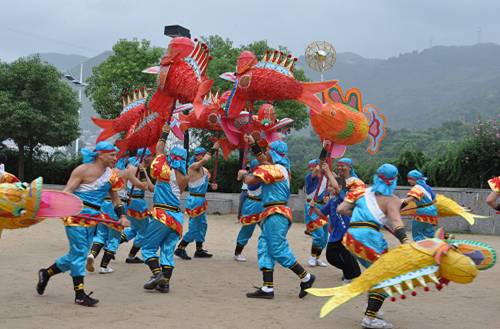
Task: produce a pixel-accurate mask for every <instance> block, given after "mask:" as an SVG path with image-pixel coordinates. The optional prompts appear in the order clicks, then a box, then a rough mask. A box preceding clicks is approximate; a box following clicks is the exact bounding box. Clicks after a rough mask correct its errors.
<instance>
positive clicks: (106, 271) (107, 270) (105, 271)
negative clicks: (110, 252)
mask: <svg viewBox="0 0 500 329" xmlns="http://www.w3.org/2000/svg"><path fill="white" fill-rule="evenodd" d="M114 271H115V270H113V269H112V268H111V267H109V266H108V267H101V269H100V270H99V273H100V274H109V273H113V272H114Z"/></svg>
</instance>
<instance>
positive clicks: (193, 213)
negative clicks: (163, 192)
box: [186, 200, 208, 218]
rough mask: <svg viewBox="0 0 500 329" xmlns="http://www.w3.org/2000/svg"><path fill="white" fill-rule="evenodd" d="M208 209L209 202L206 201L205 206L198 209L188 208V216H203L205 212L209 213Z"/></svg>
mask: <svg viewBox="0 0 500 329" xmlns="http://www.w3.org/2000/svg"><path fill="white" fill-rule="evenodd" d="M207 209H208V202H207V200H205V202H203V204H202V205H201V206H198V207H196V208H193V209H188V208H186V214H187V215H188V216H189V217H191V218H195V217H198V216H200V215H202V214H203V213H205V211H207Z"/></svg>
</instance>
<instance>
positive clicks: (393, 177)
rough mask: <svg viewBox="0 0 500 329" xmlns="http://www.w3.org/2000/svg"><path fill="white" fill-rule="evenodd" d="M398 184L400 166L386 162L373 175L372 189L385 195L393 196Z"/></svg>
mask: <svg viewBox="0 0 500 329" xmlns="http://www.w3.org/2000/svg"><path fill="white" fill-rule="evenodd" d="M397 185H398V168H396V167H395V166H393V165H391V164H389V163H384V164H383V165H381V166H380V167H379V168H378V169H377V174H376V175H375V176H373V186H372V191H373V192H375V193H379V194H382V195H385V196H391V195H392V193H393V192H394V190H395V189H396V186H397Z"/></svg>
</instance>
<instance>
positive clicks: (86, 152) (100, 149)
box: [80, 141, 118, 163]
mask: <svg viewBox="0 0 500 329" xmlns="http://www.w3.org/2000/svg"><path fill="white" fill-rule="evenodd" d="M109 152H118V149H117V148H116V147H115V146H114V145H113V144H111V143H110V142H104V141H103V142H99V143H97V145H96V146H95V148H94V150H93V151H91V150H90V149H88V148H83V149H81V151H80V153H81V154H82V155H83V163H91V162H94V161H95V159H96V158H97V156H98V155H99V153H109Z"/></svg>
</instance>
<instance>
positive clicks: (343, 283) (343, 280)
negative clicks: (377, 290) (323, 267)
mask: <svg viewBox="0 0 500 329" xmlns="http://www.w3.org/2000/svg"><path fill="white" fill-rule="evenodd" d="M351 282H352V280H349V279H342V285H344V286H347V285H348V284H350V283H351ZM365 308H366V307H365Z"/></svg>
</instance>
